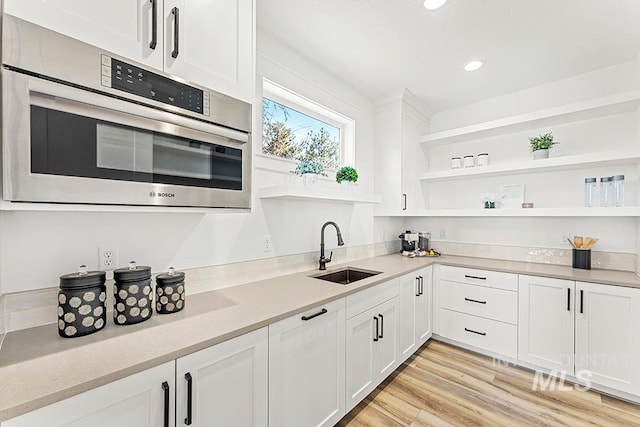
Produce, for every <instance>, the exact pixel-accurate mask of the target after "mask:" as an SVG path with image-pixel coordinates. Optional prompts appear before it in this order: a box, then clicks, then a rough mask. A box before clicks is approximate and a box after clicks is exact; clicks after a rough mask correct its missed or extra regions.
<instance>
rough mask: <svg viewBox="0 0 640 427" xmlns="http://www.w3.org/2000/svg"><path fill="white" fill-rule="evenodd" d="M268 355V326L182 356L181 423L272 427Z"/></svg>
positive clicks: (179, 370)
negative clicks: (269, 408)
mask: <svg viewBox="0 0 640 427" xmlns="http://www.w3.org/2000/svg"><path fill="white" fill-rule="evenodd" d="M267 358H268V332H267V328H266V327H264V328H262V329H259V330H257V331H253V332H250V333H247V334H245V335H241V336H239V337H237V338H234V339H231V340H229V341H225V342H223V343H220V344H217V345H215V346H213V347H209V348H207V349H204V350H201V351H198V352H196V353H193V354H190V355H188V356H184V357H181V358H179V359H177V361H176V378H177V387H178V389H177V394H176V414H177V416H176V419H177V424H178V425H180V426H181V425H185V424H186V425H191V426H207V427H209V426H221V427H222V426H234V427H235V426H237V427H257V426H263V427H266V426H267V421H268V416H267V402H268V397H267V393H268V387H267V381H268V375H267V369H268V362H267ZM189 389H191V390H190V391H189ZM189 394H191V398H189ZM130 425H134V424H130Z"/></svg>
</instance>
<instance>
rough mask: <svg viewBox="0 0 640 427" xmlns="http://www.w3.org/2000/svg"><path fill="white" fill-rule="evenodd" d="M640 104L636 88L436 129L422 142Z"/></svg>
mask: <svg viewBox="0 0 640 427" xmlns="http://www.w3.org/2000/svg"><path fill="white" fill-rule="evenodd" d="M639 106H640V90H633V91H628V92H622V93H618V94H615V95H611V96H605V97H602V98H596V99H590V100H588V101H582V102H577V103H573V104H568V105H563V106H560V107H554V108H548V109H545V110H540V111H534V112H532V113H526V114H520V115H517V116H511V117H506V118H503V119H498V120H491V121H488V122H484V123H478V124H475V125H470V126H465V127H461V128H456V129H450V130H446V131H442V132H435V133H431V134H427V135H424V136H422V137H421V138H420V142H422V143H425V144H441V143H453V142H462V141H469V140H472V139H477V138H484V137H488V136H496V135H503V134H506V133H510V132H516V131H519V130H526V129H532V128H536V127H543V126H549V125H554V124H557V123H570V122H576V121H580V120H587V119H592V118H596V117H604V116H608V115H612V114H620V113H625V112H631V111H635V110H637V109H638V107H639Z"/></svg>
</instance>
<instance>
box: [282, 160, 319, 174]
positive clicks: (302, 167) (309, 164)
mask: <svg viewBox="0 0 640 427" xmlns="http://www.w3.org/2000/svg"><path fill="white" fill-rule="evenodd" d="M291 172H292V173H295V174H296V175H299V176H302V175H304V174H307V173H315V174H318V175H322V176H327V174H326V173H325V172H324V166H322V163H319V162H315V161H313V160H300V162H299V163H298V164H297V165H296V170H293V171H291Z"/></svg>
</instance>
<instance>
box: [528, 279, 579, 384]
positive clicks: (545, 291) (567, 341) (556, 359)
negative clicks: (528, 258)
mask: <svg viewBox="0 0 640 427" xmlns="http://www.w3.org/2000/svg"><path fill="white" fill-rule="evenodd" d="M518 286H519V291H518V292H519V295H518V300H519V301H518V310H519V322H518V359H519V360H522V361H524V362H528V363H532V364H534V365H536V366H540V367H543V368H547V369H552V370H553V369H555V370H557V371H563V372H566V373H569V374H573V363H574V362H573V354H574V333H573V323H574V322H573V313H574V296H575V282H573V281H572V280H562V279H552V278H549V277H537V276H526V275H522V274H521V275H520V277H519V284H518Z"/></svg>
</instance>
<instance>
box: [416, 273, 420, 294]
mask: <svg viewBox="0 0 640 427" xmlns="http://www.w3.org/2000/svg"><path fill="white" fill-rule="evenodd" d="M416 296H417V297H419V296H420V276H417V277H416Z"/></svg>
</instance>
